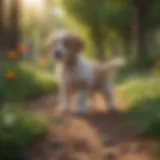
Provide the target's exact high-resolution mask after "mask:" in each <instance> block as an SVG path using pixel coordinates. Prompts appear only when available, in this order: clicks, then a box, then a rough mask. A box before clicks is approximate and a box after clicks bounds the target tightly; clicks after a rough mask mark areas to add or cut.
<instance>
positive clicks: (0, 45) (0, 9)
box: [0, 0, 4, 50]
mask: <svg viewBox="0 0 160 160" xmlns="http://www.w3.org/2000/svg"><path fill="white" fill-rule="evenodd" d="M3 2H4V1H3V0H0V50H3V31H4V25H3V7H4V6H3V4H4V3H3Z"/></svg>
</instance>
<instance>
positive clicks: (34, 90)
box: [0, 61, 57, 102]
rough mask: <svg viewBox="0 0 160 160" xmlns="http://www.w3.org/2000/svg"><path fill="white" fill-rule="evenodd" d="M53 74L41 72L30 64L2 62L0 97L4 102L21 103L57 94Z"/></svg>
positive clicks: (0, 68) (0, 69)
mask: <svg viewBox="0 0 160 160" xmlns="http://www.w3.org/2000/svg"><path fill="white" fill-rule="evenodd" d="M56 90H57V84H56V81H55V80H54V77H53V75H52V74H50V73H48V72H44V71H41V70H40V69H39V68H38V67H36V66H35V65H33V64H31V63H29V62H24V61H20V62H8V61H5V62H1V67H0V97H1V100H3V101H14V102H15V101H21V100H26V99H28V98H34V97H36V96H39V95H43V94H47V93H49V92H55V91H56Z"/></svg>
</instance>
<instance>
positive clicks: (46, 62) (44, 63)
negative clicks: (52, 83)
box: [40, 58, 48, 67]
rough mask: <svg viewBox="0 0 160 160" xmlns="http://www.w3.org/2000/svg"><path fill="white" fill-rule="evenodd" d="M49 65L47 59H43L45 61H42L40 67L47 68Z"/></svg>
mask: <svg viewBox="0 0 160 160" xmlns="http://www.w3.org/2000/svg"><path fill="white" fill-rule="evenodd" d="M47 65H48V61H47V59H45V58H43V59H41V60H40V66H42V67H46V66H47Z"/></svg>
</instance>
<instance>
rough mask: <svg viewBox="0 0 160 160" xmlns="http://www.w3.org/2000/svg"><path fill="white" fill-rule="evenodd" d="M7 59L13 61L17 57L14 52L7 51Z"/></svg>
mask: <svg viewBox="0 0 160 160" xmlns="http://www.w3.org/2000/svg"><path fill="white" fill-rule="evenodd" d="M7 57H8V59H15V58H16V57H17V54H16V52H14V51H9V52H8V53H7Z"/></svg>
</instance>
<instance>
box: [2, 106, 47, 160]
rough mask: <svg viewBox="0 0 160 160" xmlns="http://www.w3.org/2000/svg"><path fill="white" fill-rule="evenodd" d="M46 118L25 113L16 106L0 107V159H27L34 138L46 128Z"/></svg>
mask: <svg viewBox="0 0 160 160" xmlns="http://www.w3.org/2000/svg"><path fill="white" fill-rule="evenodd" d="M46 124H47V123H46V120H44V119H42V118H41V119H40V118H37V117H36V116H34V115H32V114H25V113H24V112H23V111H22V110H20V108H19V107H18V108H17V106H13V105H9V106H7V107H2V106H1V109H0V159H1V160H10V159H23V160H25V159H26V160H27V159H29V149H30V147H31V145H32V143H33V142H34V140H35V139H36V138H37V137H39V136H42V135H43V134H44V132H45V130H46V127H47V126H46Z"/></svg>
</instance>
